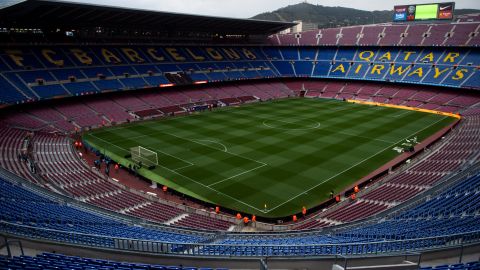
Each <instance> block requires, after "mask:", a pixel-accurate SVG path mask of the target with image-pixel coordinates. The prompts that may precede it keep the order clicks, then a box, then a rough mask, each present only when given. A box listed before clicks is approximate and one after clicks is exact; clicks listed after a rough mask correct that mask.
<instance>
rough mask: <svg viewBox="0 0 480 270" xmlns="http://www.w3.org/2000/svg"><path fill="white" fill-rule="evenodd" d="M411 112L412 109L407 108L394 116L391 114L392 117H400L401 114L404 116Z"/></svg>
mask: <svg viewBox="0 0 480 270" xmlns="http://www.w3.org/2000/svg"><path fill="white" fill-rule="evenodd" d="M411 112H412V111H408V110H405V111H404V112H401V113H399V114H395V115H392V116H390V117H393V118H398V117H400V116H403V115H405V114H408V113H411Z"/></svg>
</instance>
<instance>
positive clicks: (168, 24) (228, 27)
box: [0, 0, 295, 35]
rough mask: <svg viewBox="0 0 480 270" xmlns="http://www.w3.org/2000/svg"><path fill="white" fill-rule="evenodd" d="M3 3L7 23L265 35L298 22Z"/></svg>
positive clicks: (49, 1) (47, 1) (35, 1)
mask: <svg viewBox="0 0 480 270" xmlns="http://www.w3.org/2000/svg"><path fill="white" fill-rule="evenodd" d="M16 2H18V3H16ZM12 4H13V5H12ZM2 6H3V8H2ZM2 6H0V8H1V9H0V25H1V26H6V27H23V28H27V27H28V28H42V27H58V26H63V27H65V28H72V29H75V28H82V27H107V28H122V29H138V30H145V29H148V30H168V31H175V30H176V31H192V32H193V31H198V32H217V33H219V34H262V35H263V34H272V33H276V32H278V31H280V30H283V29H286V28H288V27H291V26H293V25H295V24H294V23H290V22H274V21H261V20H250V19H232V18H222V17H211V16H201V15H189V14H180V13H170V12H160V11H152V10H142V9H131V8H122V7H113V6H102V5H92V4H84V3H75V2H65V1H56V0H25V1H20V2H19V1H12V0H8V4H7V5H2Z"/></svg>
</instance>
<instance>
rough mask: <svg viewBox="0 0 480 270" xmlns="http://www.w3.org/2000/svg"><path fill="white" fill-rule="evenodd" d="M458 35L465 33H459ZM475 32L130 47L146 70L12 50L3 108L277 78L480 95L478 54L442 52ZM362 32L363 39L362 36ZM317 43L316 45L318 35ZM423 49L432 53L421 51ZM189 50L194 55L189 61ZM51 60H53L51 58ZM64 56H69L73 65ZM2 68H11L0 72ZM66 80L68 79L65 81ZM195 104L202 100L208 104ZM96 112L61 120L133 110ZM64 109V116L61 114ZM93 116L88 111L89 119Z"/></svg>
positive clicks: (428, 28)
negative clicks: (388, 43) (306, 43)
mask: <svg viewBox="0 0 480 270" xmlns="http://www.w3.org/2000/svg"><path fill="white" fill-rule="evenodd" d="M477 28H478V27H477ZM456 29H458V32H455V31H456ZM472 29H473V26H472V25H471V24H465V25H463V24H458V25H450V24H447V25H408V26H406V28H405V27H404V28H402V26H392V27H391V28H390V27H387V26H368V27H363V28H362V27H349V28H339V29H324V30H321V31H320V33H318V34H315V36H317V35H318V40H319V42H320V43H321V42H325V43H326V44H330V45H335V44H337V42H339V43H342V42H344V43H346V44H350V45H356V44H357V43H358V44H364V45H369V46H376V45H385V44H383V43H382V38H378V40H377V37H381V36H384V37H385V38H389V39H392V40H394V39H395V40H396V41H395V42H397V43H400V44H402V45H409V46H411V47H407V48H405V47H381V48H377V47H368V46H365V47H354V48H350V47H298V46H291V47H245V48H240V47H236V48H228V47H225V48H208V47H200V48H197V49H196V50H195V53H194V52H192V50H193V49H192V48H179V47H155V46H154V47H143V46H131V47H129V49H131V50H133V51H135V52H137V53H138V54H139V55H142V57H143V58H142V59H143V60H144V62H143V63H141V64H140V63H138V62H132V61H130V60H128V57H126V55H125V52H124V51H123V50H122V48H118V47H112V46H105V47H104V48H103V49H104V50H107V51H109V52H110V53H111V54H112V55H115V57H119V58H118V59H119V60H121V59H123V58H120V56H125V57H126V58H125V59H124V60H122V61H123V62H120V63H117V62H115V63H114V62H112V61H113V60H112V57H113V56H112V57H107V56H105V55H103V54H102V53H101V52H100V51H98V48H95V49H93V48H92V50H88V51H87V49H88V48H85V49H84V50H80V51H79V49H76V48H74V47H53V48H49V49H39V48H36V49H29V48H28V47H27V48H22V49H19V50H15V51H11V50H5V52H4V53H3V54H0V87H1V88H2V89H3V90H4V91H2V92H1V93H0V106H1V105H11V104H16V103H24V102H30V101H35V100H39V99H52V98H58V97H67V96H80V95H87V94H95V93H100V92H111V91H124V90H132V89H143V88H158V87H160V88H163V87H171V86H174V85H178V84H198V83H200V84H204V83H208V82H217V81H231V80H243V79H257V78H272V77H320V78H323V77H331V78H353V79H364V80H378V81H394V82H399V81H400V82H409V83H417V84H432V85H442V86H448V87H458V88H473V89H478V88H480V76H479V74H480V71H479V70H478V66H480V53H479V52H478V49H477V48H455V47H446V48H438V47H436V46H437V45H439V44H440V43H442V44H444V43H449V42H452V39H451V38H446V37H445V35H446V34H445V35H444V34H443V33H444V32H445V33H449V35H453V36H456V37H457V38H458V40H460V39H461V37H460V35H461V33H465V32H468V31H471V30H472ZM360 30H362V32H359V31H360ZM407 30H408V31H407ZM399 31H407V34H405V35H404V36H403V37H399V38H395V37H392V35H397V34H398V32H399ZM475 31H478V30H475ZM417 32H418V33H417ZM420 33H421V34H420ZM312 34H314V33H312ZM305 36H309V35H307V34H305ZM478 36H480V35H476V36H468V40H465V37H464V40H465V42H468V43H472V42H473V43H475V42H477V41H476V40H477V39H478ZM310 38H312V39H313V37H312V36H311V35H310ZM397 39H398V40H397ZM456 40H457V39H456ZM422 43H424V45H428V46H432V47H427V48H423V47H414V45H418V44H422ZM187 50H189V51H190V52H191V53H187ZM45 53H47V55H49V57H45ZM192 54H193V55H194V56H195V57H193V56H192ZM197 54H198V55H197ZM65 55H70V58H67V57H66V56H65ZM200 55H202V56H201V57H200ZM52 57H55V59H56V60H58V61H56V63H58V64H60V63H63V66H58V67H56V66H54V64H52V63H51V60H52V59H51V58H52ZM19 59H20V60H19ZM68 59H71V60H68ZM89 59H90V60H89ZM62 61H63V62H62ZM2 62H5V63H8V65H1V63H2ZM372 63H373V64H372ZM52 65H53V66H52ZM32 69H33V70H32ZM59 73H60V74H59ZM55 74H56V75H55ZM67 74H71V75H67ZM65 76H66V77H68V78H69V79H67V80H65ZM195 98H196V99H200V100H201V99H207V98H209V97H208V96H203V97H202V98H200V97H199V96H196V97H195ZM120 99H121V98H120ZM167 99H169V101H170V102H172V103H175V104H179V103H188V100H189V97H188V96H185V95H183V96H182V95H181V94H178V93H175V94H174V95H173V96H172V97H168V98H167ZM119 102H121V101H119ZM132 102H136V104H135V106H138V107H137V108H134V109H135V110H146V109H151V108H148V107H150V106H154V107H162V106H164V105H165V104H164V103H165V102H166V101H165V100H152V101H148V99H147V100H141V101H133V100H132ZM142 103H143V104H142ZM167 103H168V102H167ZM90 105H91V106H90ZM90 105H88V104H87V106H88V107H89V108H90V110H91V111H97V117H95V116H90V117H88V119H90V120H86V119H85V118H86V117H83V116H82V117H78V119H74V118H75V117H76V114H73V115H72V114H70V113H64V112H62V113H63V114H64V116H65V117H64V118H66V119H64V120H67V122H68V123H69V124H72V125H73V126H76V124H78V125H80V126H82V125H84V124H91V125H100V124H103V123H104V122H107V123H108V122H111V121H117V119H116V118H125V117H124V116H126V115H125V114H126V113H128V111H130V110H132V109H133V108H121V107H119V106H115V105H114V106H113V107H111V108H109V109H108V110H102V109H101V108H103V106H102V104H98V105H96V106H95V104H90ZM119 105H121V104H119ZM57 109H58V110H60V111H61V108H57ZM125 109H126V110H125ZM88 111H89V110H87V109H85V108H84V111H83V112H88ZM74 113H75V112H74ZM90 114H91V113H90ZM79 122H80V123H79ZM69 124H66V123H65V122H64V121H59V122H58V123H56V126H59V127H61V128H65V127H68V126H69ZM35 125H38V126H42V125H45V123H43V122H39V123H35V124H33V122H32V127H33V126H35ZM50 125H55V124H53V123H50Z"/></svg>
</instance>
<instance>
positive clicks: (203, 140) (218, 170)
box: [83, 98, 455, 218]
mask: <svg viewBox="0 0 480 270" xmlns="http://www.w3.org/2000/svg"><path fill="white" fill-rule="evenodd" d="M454 121H455V119H454V118H452V117H446V116H442V115H435V114H429V113H421V112H415V111H409V110H400V109H392V108H386V107H377V106H369V105H360V104H352V103H347V102H342V101H335V100H322V99H306V98H297V99H284V100H277V101H271V102H262V103H254V104H249V105H244V106H241V107H229V108H224V109H219V110H216V111H213V112H203V113H198V114H193V115H189V116H181V117H172V118H166V119H158V120H152V121H146V122H139V123H132V124H128V125H123V126H117V127H110V128H103V129H99V130H95V131H93V132H90V133H87V134H85V135H84V137H83V138H84V140H85V141H86V142H88V143H89V144H90V145H91V146H93V147H94V148H95V149H97V150H99V151H100V152H101V153H105V154H106V155H108V156H110V157H111V158H112V159H113V160H115V161H117V162H119V163H121V164H122V165H124V166H127V165H128V164H129V163H132V162H133V161H132V160H131V159H128V158H125V156H127V155H128V154H129V153H130V148H132V147H136V146H142V147H145V148H147V149H149V150H151V151H154V152H156V153H157V157H158V163H159V164H158V166H156V167H155V169H153V170H148V168H145V167H144V168H142V169H141V170H140V171H139V173H140V174H142V175H143V176H145V177H147V178H149V179H151V180H153V181H156V182H158V183H159V184H161V185H167V186H168V187H170V188H173V189H175V190H177V191H179V192H182V193H185V194H187V195H189V196H192V197H195V198H197V199H200V200H203V201H206V202H210V203H213V204H216V205H220V206H222V207H226V208H229V209H234V210H237V211H241V212H244V213H250V214H255V215H258V216H263V217H269V218H277V217H284V216H287V215H291V214H294V213H298V212H300V211H301V209H302V206H306V207H307V208H312V207H314V206H317V205H319V204H320V203H321V202H323V201H325V200H326V199H328V197H329V194H330V191H331V190H334V191H336V192H340V191H342V190H343V189H345V188H347V187H349V186H351V185H352V184H353V183H355V182H356V181H358V180H359V179H360V178H361V177H363V176H365V175H367V174H369V173H370V172H372V171H373V170H375V169H377V168H378V167H380V166H382V165H384V164H385V163H387V162H388V161H390V160H392V159H393V158H395V157H396V156H398V155H399V152H397V151H396V150H398V148H399V147H404V145H403V144H405V143H406V140H407V139H413V138H414V137H416V138H417V140H418V141H421V140H423V139H425V138H427V137H429V136H430V135H432V134H434V133H435V132H437V131H439V130H440V129H442V128H444V127H445V126H447V125H449V124H451V123H453V122H454ZM265 205H266V207H265Z"/></svg>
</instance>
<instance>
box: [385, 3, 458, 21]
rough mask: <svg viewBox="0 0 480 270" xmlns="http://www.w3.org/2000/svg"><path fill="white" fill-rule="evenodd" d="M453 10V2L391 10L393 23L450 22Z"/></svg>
mask: <svg viewBox="0 0 480 270" xmlns="http://www.w3.org/2000/svg"><path fill="white" fill-rule="evenodd" d="M454 9H455V3H454V2H449V3H438V4H421V5H402V6H395V7H394V8H393V21H394V22H410V21H422V20H451V19H453V11H454Z"/></svg>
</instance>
